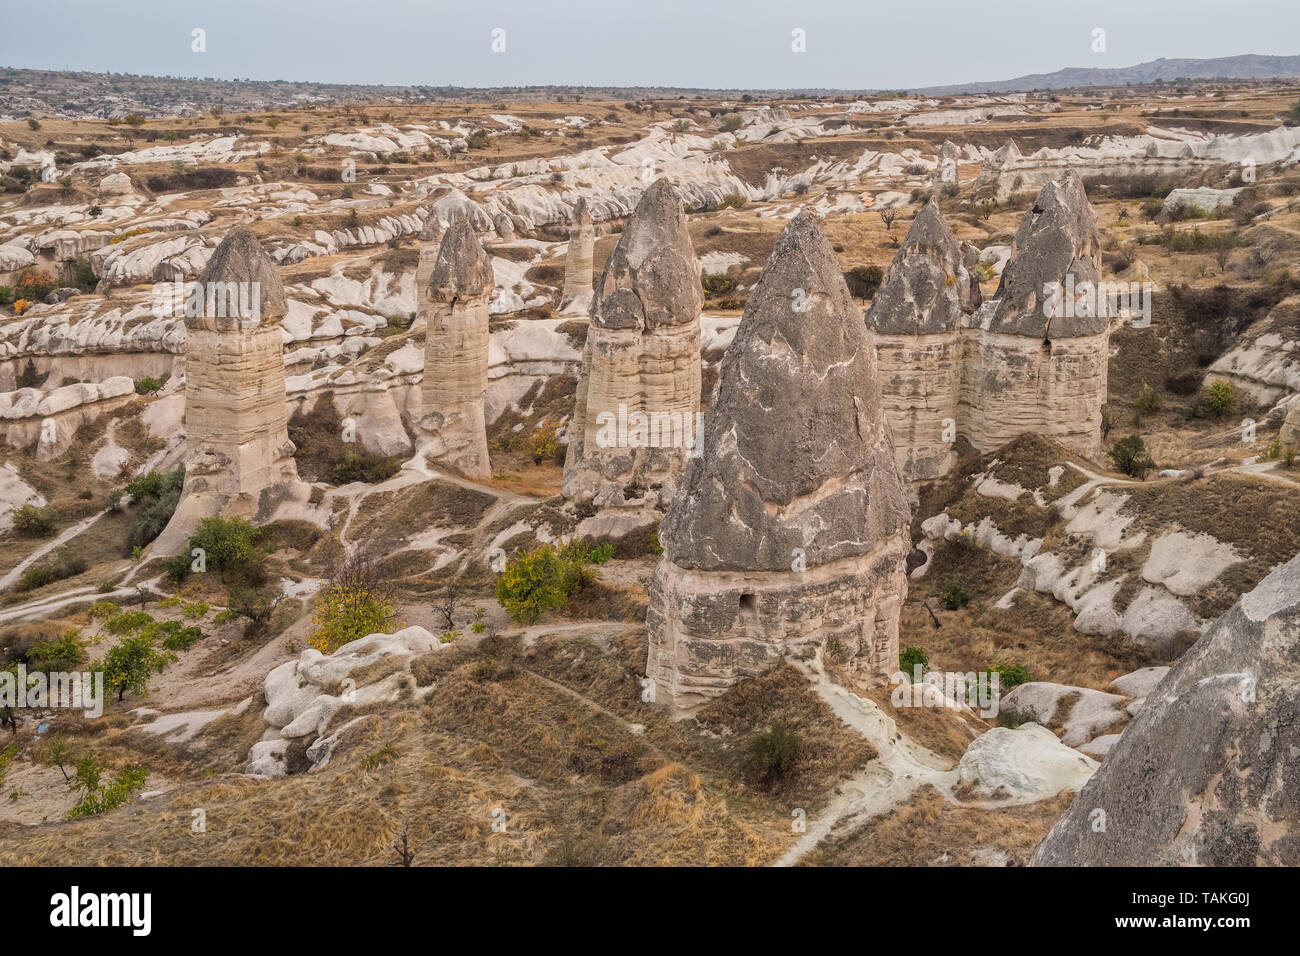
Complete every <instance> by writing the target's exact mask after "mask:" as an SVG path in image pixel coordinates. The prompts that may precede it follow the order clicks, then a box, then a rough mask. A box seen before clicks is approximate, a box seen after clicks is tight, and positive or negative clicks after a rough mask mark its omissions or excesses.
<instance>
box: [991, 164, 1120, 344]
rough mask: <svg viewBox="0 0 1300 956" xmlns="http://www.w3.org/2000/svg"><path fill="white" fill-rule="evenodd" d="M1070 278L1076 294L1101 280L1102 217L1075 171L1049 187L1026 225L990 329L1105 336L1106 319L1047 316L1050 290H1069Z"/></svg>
mask: <svg viewBox="0 0 1300 956" xmlns="http://www.w3.org/2000/svg"><path fill="white" fill-rule="evenodd" d="M1069 276H1073V279H1074V286H1075V288H1076V289H1077V288H1079V286H1080V285H1081V284H1082V283H1085V282H1086V283H1091V284H1092V287H1093V289H1096V288H1097V283H1098V282H1099V281H1100V280H1101V241H1100V238H1099V237H1098V235H1097V213H1096V210H1094V209H1093V208H1092V204H1091V203H1090V202H1088V196H1087V193H1086V192H1085V191H1084V188H1083V181H1082V180H1081V179H1080V178H1079V175H1078V173H1075V172H1069V173H1066V174H1065V175H1064V176H1062V177H1061V178H1060V179H1056V180H1053V181H1052V182H1050V183H1048V184H1047V185H1046V186H1044V187H1043V188H1042V191H1040V192H1039V194H1038V198H1037V199H1035V200H1034V205H1033V207H1032V208H1031V209H1030V210H1029V212H1027V213H1026V214H1025V218H1024V219H1023V220H1021V222H1020V228H1019V229H1018V230H1017V231H1016V237H1015V239H1014V240H1013V241H1012V243H1011V258H1010V259H1009V260H1008V261H1007V264H1006V267H1005V268H1004V269H1003V270H1002V281H1001V282H1000V283H999V285H998V291H997V293H996V294H995V295H994V298H995V299H997V300H999V301H998V303H997V306H996V309H995V310H994V311H993V313H992V317H991V319H990V321H989V323H988V325H987V328H988V329H989V331H992V332H1003V333H1007V334H1011V335H1027V336H1035V337H1038V338H1046V339H1055V338H1074V337H1078V336H1083V335H1097V334H1099V333H1101V332H1104V331H1105V330H1106V328H1107V326H1108V325H1109V320H1108V319H1107V318H1106V317H1105V316H1092V317H1086V316H1079V315H1077V314H1076V315H1072V316H1068V317H1051V318H1049V317H1048V316H1047V315H1045V314H1044V300H1045V299H1047V298H1048V297H1049V295H1048V293H1047V292H1046V291H1045V287H1047V286H1049V285H1052V284H1054V283H1060V284H1062V285H1064V284H1065V283H1066V281H1067V277H1069Z"/></svg>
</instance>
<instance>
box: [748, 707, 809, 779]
mask: <svg viewBox="0 0 1300 956" xmlns="http://www.w3.org/2000/svg"><path fill="white" fill-rule="evenodd" d="M801 746H802V744H801V741H800V740H799V735H798V734H796V733H795V732H794V731H792V730H791V729H790V728H789V726H788V725H787V724H786V722H785V721H784V720H775V721H773V722H772V726H771V727H770V728H769V729H768V730H766V731H764V732H762V733H759V734H755V735H754V736H753V737H751V738H750V739H749V743H748V744H747V745H746V747H745V750H746V752H747V754H748V755H749V761H750V767H751V768H752V769H753V771H755V772H756V773H757V775H758V776H759V778H760V779H761V780H762V781H763V782H764V783H765V784H768V785H769V786H770V785H772V784H774V783H777V782H779V781H780V780H783V779H785V778H786V777H788V776H789V775H790V773H791V771H792V770H794V768H795V766H796V764H797V763H798V760H799V751H800V748H801Z"/></svg>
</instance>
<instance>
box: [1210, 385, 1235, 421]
mask: <svg viewBox="0 0 1300 956" xmlns="http://www.w3.org/2000/svg"><path fill="white" fill-rule="evenodd" d="M1236 404H1237V390H1236V389H1235V388H1234V387H1233V385H1232V383H1231V382H1229V381H1227V380H1225V379H1221V378H1220V379H1215V380H1214V381H1213V382H1211V383H1210V384H1209V385H1207V386H1206V388H1205V407H1206V408H1207V409H1209V411H1210V412H1211V413H1212V414H1213V415H1214V416H1216V417H1222V416H1223V415H1225V414H1227V413H1228V412H1229V411H1231V410H1232V409H1233V408H1234V407H1235V406H1236Z"/></svg>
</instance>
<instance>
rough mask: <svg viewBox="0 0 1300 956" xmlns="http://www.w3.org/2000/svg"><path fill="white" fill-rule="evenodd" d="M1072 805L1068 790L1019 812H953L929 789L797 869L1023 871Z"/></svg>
mask: <svg viewBox="0 0 1300 956" xmlns="http://www.w3.org/2000/svg"><path fill="white" fill-rule="evenodd" d="M1072 802H1073V794H1071V793H1069V792H1068V791H1067V792H1065V793H1062V794H1060V795H1059V796H1056V797H1053V798H1052V799H1050V800H1043V801H1041V802H1039V803H1034V804H1030V805H1028V806H1023V807H1008V808H1006V809H1005V810H984V809H978V808H974V807H958V806H954V805H953V804H951V803H949V802H948V801H946V800H944V798H943V797H942V796H941V795H940V794H939V792H938V791H937V790H936V789H935V788H934V787H932V786H930V785H929V784H926V785H925V786H923V787H921V788H920V789H919V790H917V791H916V792H915V793H914V794H913V795H912V798H911V799H910V800H908V801H907V803H905V804H902V805H901V806H897V807H895V808H894V809H892V810H890V811H889V812H888V813H886V814H883V815H882V816H879V817H876V818H875V819H873V820H870V821H869V822H867V823H866V824H864V825H863V826H861V827H858V828H857V829H856V830H854V831H853V832H851V833H843V834H841V833H835V834H832V835H831V836H830V837H829V838H827V839H826V840H823V841H822V842H821V843H820V844H819V845H818V846H817V848H816V849H814V850H813V851H812V852H811V853H809V854H808V855H807V856H806V857H804V858H803V860H801V861H800V865H801V866H1025V865H1026V864H1028V862H1029V857H1030V855H1031V854H1032V853H1033V850H1034V847H1035V846H1037V845H1038V842H1039V841H1040V840H1041V839H1042V838H1043V837H1044V836H1046V834H1047V831H1048V830H1049V829H1051V827H1052V824H1053V823H1055V822H1056V819H1057V817H1059V816H1060V815H1061V814H1062V813H1064V812H1065V810H1066V809H1068V808H1069V806H1070V804H1071V803H1072Z"/></svg>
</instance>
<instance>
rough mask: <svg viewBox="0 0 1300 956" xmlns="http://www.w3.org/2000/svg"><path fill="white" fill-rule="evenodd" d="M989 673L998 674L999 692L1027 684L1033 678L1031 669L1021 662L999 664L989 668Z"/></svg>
mask: <svg viewBox="0 0 1300 956" xmlns="http://www.w3.org/2000/svg"><path fill="white" fill-rule="evenodd" d="M989 673H992V674H997V675H998V692H999V693H1005V692H1007V691H1009V690H1011V688H1013V687H1019V686H1020V685H1021V684H1027V683H1029V681H1030V680H1032V679H1033V678H1031V677H1030V676H1029V671H1027V670H1025V669H1024V668H1023V667H1021V666H1020V665H1019V664H999V665H998V666H997V667H991V668H989Z"/></svg>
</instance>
